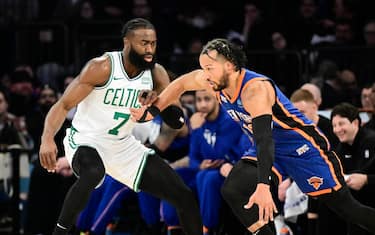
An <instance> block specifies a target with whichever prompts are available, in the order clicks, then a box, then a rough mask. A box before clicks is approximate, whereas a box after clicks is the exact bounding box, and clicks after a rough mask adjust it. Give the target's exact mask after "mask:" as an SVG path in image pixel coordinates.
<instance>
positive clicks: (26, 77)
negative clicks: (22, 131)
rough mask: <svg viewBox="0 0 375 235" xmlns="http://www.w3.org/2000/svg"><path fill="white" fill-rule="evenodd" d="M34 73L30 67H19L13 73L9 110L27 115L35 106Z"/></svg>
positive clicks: (21, 115)
mask: <svg viewBox="0 0 375 235" xmlns="http://www.w3.org/2000/svg"><path fill="white" fill-rule="evenodd" d="M34 82H35V81H34V75H33V73H32V71H31V70H29V69H28V67H18V68H16V69H15V71H14V72H13V73H12V75H11V86H10V93H9V96H10V106H9V111H10V112H11V113H13V114H14V115H16V116H17V117H25V116H26V114H28V113H30V112H31V110H32V109H33V108H34V104H35V100H34V87H33V83H34Z"/></svg>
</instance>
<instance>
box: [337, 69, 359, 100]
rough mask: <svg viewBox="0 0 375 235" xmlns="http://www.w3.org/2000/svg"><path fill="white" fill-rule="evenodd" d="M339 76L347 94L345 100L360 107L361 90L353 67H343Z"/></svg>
mask: <svg viewBox="0 0 375 235" xmlns="http://www.w3.org/2000/svg"><path fill="white" fill-rule="evenodd" d="M339 78H340V83H341V86H342V89H343V93H344V95H345V96H346V97H345V98H344V101H345V102H348V103H350V104H353V105H354V106H357V107H359V106H360V105H361V101H360V96H361V91H360V89H359V88H358V82H357V76H356V74H355V73H354V72H353V71H352V70H351V69H343V70H342V71H341V72H340V76H339Z"/></svg>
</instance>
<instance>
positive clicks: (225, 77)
mask: <svg viewBox="0 0 375 235" xmlns="http://www.w3.org/2000/svg"><path fill="white" fill-rule="evenodd" d="M228 79H229V76H228V75H227V74H224V75H223V76H222V77H221V79H220V81H219V82H220V83H218V84H217V85H216V87H214V91H221V90H223V89H225V88H227V87H228Z"/></svg>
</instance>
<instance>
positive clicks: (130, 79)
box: [117, 51, 145, 81]
mask: <svg viewBox="0 0 375 235" xmlns="http://www.w3.org/2000/svg"><path fill="white" fill-rule="evenodd" d="M121 53H122V51H119V52H118V54H117V55H118V56H119V60H120V63H121V71H122V73H123V74H124V76H125V77H126V78H127V79H128V80H129V81H134V80H137V79H139V78H140V77H142V75H143V73H144V72H145V70H143V71H142V72H141V73H140V74H138V75H137V76H136V77H134V78H130V77H129V76H128V74H127V73H126V72H125V70H124V68H125V66H124V62H123V61H122V54H121Z"/></svg>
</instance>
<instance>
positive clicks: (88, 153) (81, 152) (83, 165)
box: [73, 146, 105, 187]
mask: <svg viewBox="0 0 375 235" xmlns="http://www.w3.org/2000/svg"><path fill="white" fill-rule="evenodd" d="M73 170H74V171H75V172H76V173H77V174H78V175H79V178H80V180H83V181H85V182H87V183H88V184H89V185H91V186H94V187H95V186H96V185H98V184H99V183H100V182H101V181H102V180H103V178H104V176H105V167H104V164H103V162H102V160H101V158H100V156H99V153H98V152H97V151H96V150H95V149H94V148H91V147H87V146H80V147H79V148H78V150H77V151H76V154H75V156H74V158H73Z"/></svg>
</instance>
